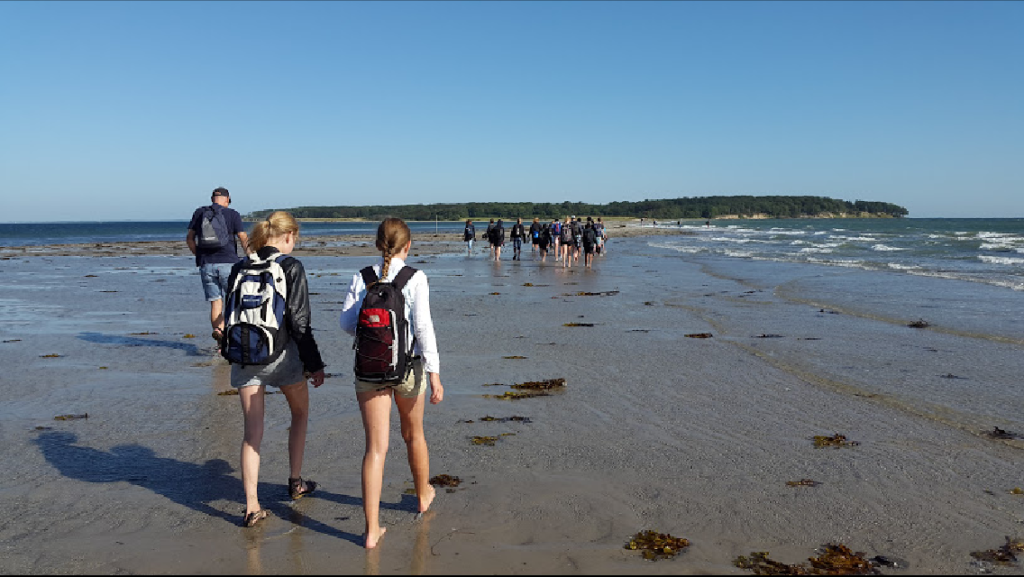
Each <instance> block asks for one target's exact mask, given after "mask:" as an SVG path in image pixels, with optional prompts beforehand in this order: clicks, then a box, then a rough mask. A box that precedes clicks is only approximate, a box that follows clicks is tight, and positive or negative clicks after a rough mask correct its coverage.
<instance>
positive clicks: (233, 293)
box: [221, 253, 288, 366]
mask: <svg viewBox="0 0 1024 577" xmlns="http://www.w3.org/2000/svg"><path fill="white" fill-rule="evenodd" d="M284 258H285V255H283V254H281V253H274V254H272V255H270V258H268V259H266V260H263V259H260V257H259V256H258V255H257V254H255V253H253V254H251V255H249V256H248V257H247V258H246V259H245V260H244V261H242V264H241V267H240V268H239V270H238V273H237V274H236V275H235V282H234V284H233V285H232V286H231V289H230V290H229V291H228V295H227V297H226V298H225V299H224V341H223V343H222V345H223V346H222V347H221V355H222V356H223V357H224V358H225V359H227V360H228V361H229V362H232V363H236V364H240V365H243V366H244V365H266V364H270V363H271V362H273V361H274V360H275V359H276V358H277V357H278V355H280V354H281V351H283V350H284V344H285V342H287V338H288V335H287V329H285V328H284V317H285V308H286V306H287V301H288V283H287V281H286V280H285V274H284V269H283V268H282V267H281V261H282V260H284Z"/></svg>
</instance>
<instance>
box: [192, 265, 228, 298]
mask: <svg viewBox="0 0 1024 577" xmlns="http://www.w3.org/2000/svg"><path fill="white" fill-rule="evenodd" d="M231 267H232V264H231V263H228V262H208V263H206V264H204V265H202V266H201V267H199V278H200V280H202V281H203V292H204V293H205V294H206V300H208V301H211V302H212V301H215V300H220V299H222V298H224V297H225V296H227V294H228V290H229V289H230V287H228V279H229V278H231Z"/></svg>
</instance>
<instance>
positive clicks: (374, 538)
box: [363, 527, 388, 549]
mask: <svg viewBox="0 0 1024 577" xmlns="http://www.w3.org/2000/svg"><path fill="white" fill-rule="evenodd" d="M387 532H388V528H387V527H381V528H380V533H377V534H376V535H374V534H372V533H370V532H369V531H367V533H366V543H365V544H364V545H363V547H366V548H367V549H373V548H374V547H376V546H377V542H378V541H380V538H381V537H383V536H384V533H387Z"/></svg>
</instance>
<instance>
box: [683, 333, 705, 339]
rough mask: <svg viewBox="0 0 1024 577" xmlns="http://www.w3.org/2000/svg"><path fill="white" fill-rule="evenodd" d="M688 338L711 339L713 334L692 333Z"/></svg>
mask: <svg viewBox="0 0 1024 577" xmlns="http://www.w3.org/2000/svg"><path fill="white" fill-rule="evenodd" d="M686 336H688V337H690V338H691V339H710V338H711V333H690V334H688V335H686Z"/></svg>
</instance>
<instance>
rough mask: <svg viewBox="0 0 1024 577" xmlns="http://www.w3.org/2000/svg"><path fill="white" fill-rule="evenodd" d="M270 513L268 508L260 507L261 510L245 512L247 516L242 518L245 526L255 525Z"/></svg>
mask: <svg viewBox="0 0 1024 577" xmlns="http://www.w3.org/2000/svg"><path fill="white" fill-rule="evenodd" d="M268 515H269V513H267V510H266V509H260V510H259V511H252V512H250V513H246V514H245V518H244V519H242V526H243V527H255V526H256V524H257V523H259V522H260V521H262V520H264V519H266V518H267V516H268Z"/></svg>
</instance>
